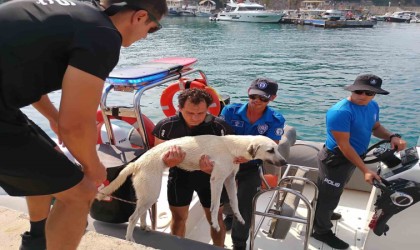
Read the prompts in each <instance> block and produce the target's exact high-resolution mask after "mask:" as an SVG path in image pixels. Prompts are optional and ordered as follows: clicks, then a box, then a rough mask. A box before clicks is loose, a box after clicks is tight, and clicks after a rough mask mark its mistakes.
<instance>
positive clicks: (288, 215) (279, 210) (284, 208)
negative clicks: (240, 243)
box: [249, 164, 318, 250]
mask: <svg viewBox="0 0 420 250" xmlns="http://www.w3.org/2000/svg"><path fill="white" fill-rule="evenodd" d="M291 170H296V171H295V175H294V176H291V174H293V171H291ZM313 171H315V172H317V171H318V169H317V168H311V167H306V166H299V165H292V164H288V165H287V167H286V170H285V171H284V174H283V175H282V178H281V179H280V181H279V183H278V184H277V186H276V187H270V186H269V184H268V182H267V181H266V180H265V178H264V174H263V172H262V170H261V168H260V176H261V179H262V180H263V182H264V184H265V185H266V187H268V188H267V189H265V190H260V191H259V192H258V193H257V194H256V195H255V196H254V199H253V202H252V208H253V210H252V211H253V212H252V217H251V229H250V244H249V246H250V247H249V249H251V250H252V249H253V248H254V241H255V238H256V236H257V234H258V232H259V230H260V228H261V225H262V224H263V222H264V220H265V218H266V217H269V218H273V219H275V220H277V221H275V222H274V223H272V227H271V228H270V230H272V232H271V236H272V237H273V238H282V239H284V237H285V234H287V232H288V231H289V229H290V226H291V223H292V222H296V223H301V224H306V232H305V241H304V249H308V244H309V237H310V233H311V232H312V226H313V220H314V216H315V208H316V203H317V200H318V188H317V186H316V184H315V183H314V182H312V181H311V180H309V179H308V178H306V177H305V176H306V174H307V173H309V172H313ZM306 184H308V185H310V186H312V187H313V190H314V193H313V196H312V200H311V201H310V200H309V199H308V198H307V197H306V196H304V195H303V194H302V192H303V189H304V186H305V185H306ZM287 186H290V188H289V187H287ZM267 192H274V195H273V196H272V197H271V199H270V201H269V202H268V204H267V206H266V208H265V210H264V211H263V212H262V211H258V210H257V202H258V199H259V198H260V196H261V195H262V194H264V193H267ZM300 201H303V203H304V204H305V207H306V216H305V217H301V216H296V215H295V212H296V209H297V207H298V204H299V202H300ZM273 206H274V207H273ZM256 215H259V216H262V218H261V219H260V221H259V223H258V225H257V226H255V224H256V223H255V216H256ZM280 220H282V222H284V221H287V222H289V223H277V222H280ZM277 227H282V228H281V229H280V230H279V231H277V232H275V230H277V229H278V228H277Z"/></svg>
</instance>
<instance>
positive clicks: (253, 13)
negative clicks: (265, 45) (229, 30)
mask: <svg viewBox="0 0 420 250" xmlns="http://www.w3.org/2000/svg"><path fill="white" fill-rule="evenodd" d="M283 16H284V13H282V12H275V11H268V10H266V9H265V7H264V6H262V5H260V4H257V3H254V2H251V1H250V0H245V1H243V2H242V1H241V2H240V1H237V2H234V1H233V0H230V3H227V4H226V8H225V9H224V10H223V11H221V12H219V13H218V14H217V17H216V21H234V22H252V23H278V22H280V20H281V18H282V17H283Z"/></svg>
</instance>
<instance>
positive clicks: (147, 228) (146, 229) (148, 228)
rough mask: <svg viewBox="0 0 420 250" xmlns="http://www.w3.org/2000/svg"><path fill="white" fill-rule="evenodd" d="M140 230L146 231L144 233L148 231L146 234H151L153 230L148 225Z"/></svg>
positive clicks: (142, 226)
mask: <svg viewBox="0 0 420 250" xmlns="http://www.w3.org/2000/svg"><path fill="white" fill-rule="evenodd" d="M140 229H141V230H144V231H146V232H150V231H152V228H151V227H149V226H148V225H141V226H140Z"/></svg>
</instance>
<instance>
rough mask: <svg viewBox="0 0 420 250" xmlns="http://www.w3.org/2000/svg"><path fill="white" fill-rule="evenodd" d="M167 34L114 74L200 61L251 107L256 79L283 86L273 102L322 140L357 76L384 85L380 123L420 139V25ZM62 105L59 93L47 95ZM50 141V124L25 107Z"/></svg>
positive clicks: (233, 27) (182, 24) (154, 96)
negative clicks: (156, 62)
mask: <svg viewBox="0 0 420 250" xmlns="http://www.w3.org/2000/svg"><path fill="white" fill-rule="evenodd" d="M162 24H163V26H164V28H163V29H162V30H160V31H159V32H157V33H155V34H150V35H149V36H148V37H147V39H145V40H143V41H140V42H137V43H135V44H134V45H133V46H131V47H129V48H124V49H122V51H121V58H120V62H119V64H118V66H117V68H121V67H128V66H135V65H136V64H139V63H141V62H145V61H148V60H152V59H155V58H162V57H172V56H180V57H195V58H198V63H197V64H196V65H195V66H196V68H199V69H201V70H203V72H204V73H205V74H206V76H207V78H208V80H209V84H210V85H211V86H213V87H214V88H215V89H216V90H217V91H218V92H219V93H223V94H228V95H230V97H231V102H246V101H247V100H248V99H247V88H248V86H249V84H250V83H251V81H252V80H254V79H255V78H256V77H269V78H272V79H274V80H276V81H278V83H279V91H278V96H277V98H276V99H275V100H274V101H273V102H271V103H270V105H271V106H272V107H273V108H275V109H276V110H278V111H280V112H281V113H282V114H283V115H284V117H285V118H286V120H287V124H289V125H292V126H294V127H296V129H297V136H298V139H301V140H312V141H323V140H325V113H326V111H327V109H328V108H329V107H330V106H331V105H333V104H334V103H336V102H337V101H339V100H340V99H342V98H346V97H347V96H348V95H349V92H348V91H345V90H343V86H345V85H348V84H351V83H352V82H353V80H354V79H355V78H356V76H357V75H359V74H364V73H372V74H376V75H378V76H380V77H381V78H382V79H383V88H384V89H385V90H388V91H390V92H391V94H390V95H387V96H381V95H377V96H376V97H375V100H376V101H377V102H378V103H379V105H380V107H381V113H380V121H381V123H382V124H383V125H384V126H385V127H386V128H388V129H389V130H390V131H392V132H398V133H400V134H402V135H403V138H404V139H405V140H407V141H408V144H409V146H414V145H416V142H417V139H418V137H419V135H420V119H419V118H420V117H419V112H420V111H419V107H420V73H419V70H420V24H415V23H412V24H406V23H384V22H379V23H378V24H377V25H376V26H374V28H352V29H350V28H349V29H322V28H316V27H312V26H297V25H292V24H258V23H235V22H210V21H208V19H207V18H187V17H172V18H170V17H168V18H165V19H164V20H163V21H162ZM163 89H164V87H163V86H162V87H159V88H156V89H152V90H150V91H147V92H146V93H145V98H144V99H143V101H142V103H141V105H142V111H143V112H144V113H145V114H146V115H147V116H148V117H150V118H151V119H152V120H153V121H154V122H157V121H158V120H159V119H161V118H162V117H163V113H162V111H161V109H160V106H159V101H158V99H159V95H160V92H161V91H162V90H163ZM50 98H51V99H52V100H53V102H54V103H55V104H56V105H58V104H59V98H60V92H59V91H57V92H54V93H52V94H50ZM109 103H110V104H119V105H129V104H130V103H132V95H130V94H125V93H116V92H114V93H113V94H112V95H110V96H109ZM25 111H26V112H27V113H29V116H30V117H31V118H32V119H34V120H35V121H37V122H38V123H39V124H40V125H41V127H43V128H44V129H45V130H47V132H48V133H49V134H52V132H51V130H50V129H49V128H48V122H47V121H46V120H45V119H43V118H42V117H41V116H40V115H39V114H37V113H36V112H34V110H33V109H31V108H25Z"/></svg>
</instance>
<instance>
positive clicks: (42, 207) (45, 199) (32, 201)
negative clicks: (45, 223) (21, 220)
mask: <svg viewBox="0 0 420 250" xmlns="http://www.w3.org/2000/svg"><path fill="white" fill-rule="evenodd" d="M25 198H26V204H27V205H28V214H29V219H30V221H40V220H45V219H46V218H47V217H48V214H49V213H50V207H51V200H52V196H51V195H40V196H27V197H25Z"/></svg>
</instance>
